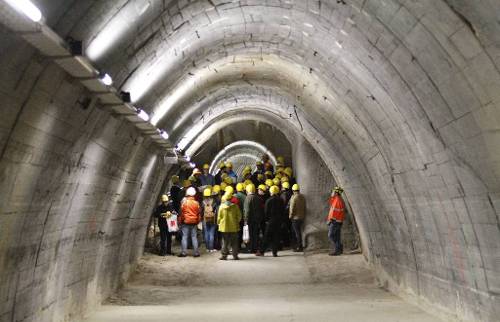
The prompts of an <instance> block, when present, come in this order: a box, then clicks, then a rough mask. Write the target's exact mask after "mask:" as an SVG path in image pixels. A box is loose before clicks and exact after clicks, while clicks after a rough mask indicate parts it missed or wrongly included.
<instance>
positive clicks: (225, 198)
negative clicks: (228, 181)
mask: <svg viewBox="0 0 500 322" xmlns="http://www.w3.org/2000/svg"><path fill="white" fill-rule="evenodd" d="M231 198H233V194H232V193H227V192H226V193H225V194H224V196H222V199H221V201H222V202H223V203H225V204H226V205H230V204H231Z"/></svg>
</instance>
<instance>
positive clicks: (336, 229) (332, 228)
mask: <svg viewBox="0 0 500 322" xmlns="http://www.w3.org/2000/svg"><path fill="white" fill-rule="evenodd" d="M341 229H342V222H338V221H334V222H331V223H330V224H329V227H328V238H329V239H330V241H331V242H332V246H333V248H334V249H332V253H334V254H342V251H343V246H342V240H341V238H340V231H341Z"/></svg>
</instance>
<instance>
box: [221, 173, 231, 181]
mask: <svg viewBox="0 0 500 322" xmlns="http://www.w3.org/2000/svg"><path fill="white" fill-rule="evenodd" d="M227 177H229V176H228V174H227V173H225V172H224V173H223V174H221V175H220V178H221V179H222V180H224V179H226V178H227Z"/></svg>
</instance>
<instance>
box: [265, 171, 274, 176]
mask: <svg viewBox="0 0 500 322" xmlns="http://www.w3.org/2000/svg"><path fill="white" fill-rule="evenodd" d="M264 174H265V175H266V176H271V177H272V175H273V173H272V172H271V171H266V172H264Z"/></svg>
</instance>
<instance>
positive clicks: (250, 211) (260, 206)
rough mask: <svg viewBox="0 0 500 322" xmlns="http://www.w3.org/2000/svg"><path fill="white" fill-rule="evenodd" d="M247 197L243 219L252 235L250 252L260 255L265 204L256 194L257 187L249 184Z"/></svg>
mask: <svg viewBox="0 0 500 322" xmlns="http://www.w3.org/2000/svg"><path fill="white" fill-rule="evenodd" d="M246 192H247V197H246V198H245V205H244V206H243V217H244V220H243V221H244V223H245V225H248V230H249V233H250V252H252V253H253V254H257V253H259V252H260V251H259V246H260V232H261V227H262V221H263V220H264V202H263V200H262V198H261V197H260V196H259V195H258V194H256V193H255V186H254V185H253V184H249V185H247V186H246Z"/></svg>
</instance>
